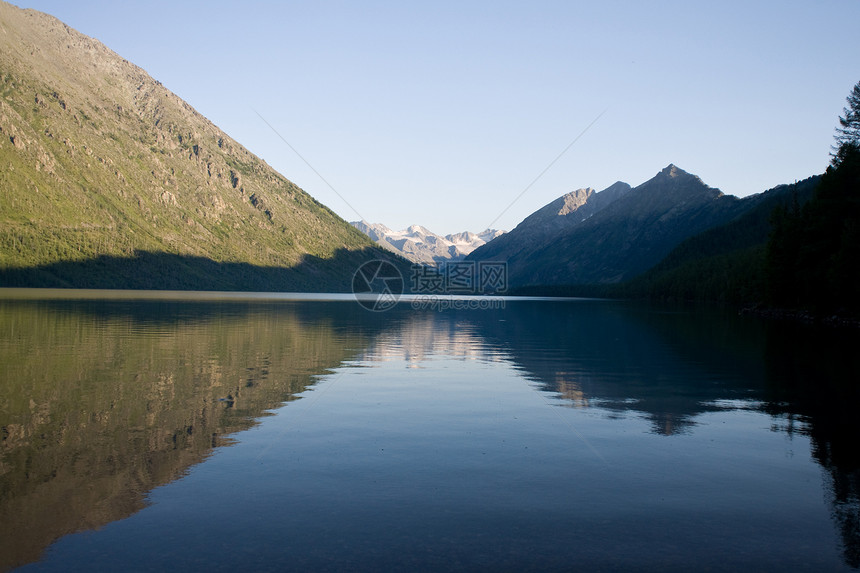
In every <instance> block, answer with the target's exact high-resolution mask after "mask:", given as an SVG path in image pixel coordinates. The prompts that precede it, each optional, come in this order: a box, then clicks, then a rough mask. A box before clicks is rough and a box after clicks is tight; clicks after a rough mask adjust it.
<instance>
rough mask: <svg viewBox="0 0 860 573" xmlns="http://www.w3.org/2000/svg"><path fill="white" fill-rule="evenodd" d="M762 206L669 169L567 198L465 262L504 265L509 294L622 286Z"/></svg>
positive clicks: (480, 248)
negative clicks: (635, 182) (534, 288)
mask: <svg viewBox="0 0 860 573" xmlns="http://www.w3.org/2000/svg"><path fill="white" fill-rule="evenodd" d="M760 199H761V197H760V196H752V197H747V198H744V199H739V198H737V197H734V196H730V195H724V194H723V193H722V192H720V191H719V190H718V189H713V188H711V187H708V186H707V185H706V184H705V183H704V182H702V180H701V179H699V178H698V177H696V176H695V175H691V174H689V173H687V172H685V171H683V170H682V169H679V168H678V167H676V166H675V165H669V166H668V167H666V168H665V169H663V170H662V171H660V172H659V173H658V174H657V175H656V176H655V177H653V178H652V179H650V180H649V181H646V182H645V183H642V184H641V185H639V186H637V187H633V188H631V187H630V185H628V184H626V183H622V182H618V183H615V184H614V185H612V186H610V187H608V188H607V189H604V190H603V191H600V192H595V191H594V190H593V189H590V188H587V189H579V190H577V191H573V192H571V193H568V194H567V195H564V196H562V197H560V198H559V199H557V200H555V201H553V202H552V203H550V204H548V205H546V206H545V207H543V208H542V209H539V210H538V211H536V212H535V213H533V214H532V215H530V216H529V217H527V218H526V219H524V220H523V222H522V223H520V224H519V225H518V226H517V227H516V228H515V229H513V230H512V231H510V232H509V233H507V234H505V235H504V236H502V237H499V238H498V239H496V240H494V241H492V242H490V243H488V244H486V245H484V246H483V247H479V248H478V249H476V250H475V251H473V252H472V253H471V254H470V255H468V256H467V257H466V259H467V260H473V261H490V260H496V261H506V262H507V264H508V281H509V285H510V286H511V287H524V286H529V285H583V284H612V283H620V282H622V281H626V280H628V279H630V278H632V277H634V276H636V275H638V274H640V273H642V272H644V271H646V270H647V269H649V268H650V267H653V266H654V265H656V264H657V263H659V262H660V261H661V260H662V259H663V258H664V257H665V256H666V255H668V254H669V253H670V252H671V251H672V249H673V248H674V247H676V246H677V245H678V244H679V243H680V242H681V241H683V240H684V239H687V238H688V237H691V236H693V235H696V234H698V233H701V232H702V231H705V230H707V229H709V228H712V227H715V226H718V225H721V224H723V223H726V222H728V221H730V220H732V219H733V218H735V217H737V216H739V215H740V214H742V213H743V212H745V211H746V210H747V209H750V208H751V207H752V206H754V205H755V204H757V202H758V201H759V200H760Z"/></svg>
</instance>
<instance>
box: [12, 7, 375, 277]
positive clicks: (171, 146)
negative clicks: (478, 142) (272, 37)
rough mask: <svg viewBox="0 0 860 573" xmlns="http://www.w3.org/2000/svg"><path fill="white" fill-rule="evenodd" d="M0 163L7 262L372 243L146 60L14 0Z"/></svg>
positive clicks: (347, 247)
mask: <svg viewBox="0 0 860 573" xmlns="http://www.w3.org/2000/svg"><path fill="white" fill-rule="evenodd" d="M0 165H2V166H3V168H2V169H0V186H2V189H3V199H2V201H0V270H2V269H7V270H8V269H21V268H32V267H39V268H45V266H46V265H56V264H57V263H60V262H68V261H76V262H78V263H83V262H86V261H91V260H94V259H98V258H100V257H101V258H105V257H112V258H132V257H134V256H135V254H136V253H139V252H142V251H145V252H148V253H161V254H169V255H174V256H182V257H198V258H201V259H205V260H211V261H214V262H216V263H243V264H250V265H255V266H258V267H265V268H273V267H279V268H291V267H294V266H296V265H299V264H300V263H303V262H304V263H307V262H308V260H309V258H313V260H314V261H315V263H314V264H316V266H317V267H318V268H322V267H324V266H325V262H324V261H326V260H328V259H331V258H333V257H335V256H336V255H338V254H342V253H358V252H359V251H361V250H362V249H367V248H370V247H371V246H372V243H371V242H370V241H368V240H367V239H366V237H364V236H363V235H362V234H361V233H358V232H357V231H356V230H355V229H353V228H352V227H350V226H349V225H348V224H347V223H346V222H345V221H343V220H342V219H340V218H339V217H338V216H337V215H335V214H334V213H333V212H332V211H331V210H329V209H328V208H326V207H325V206H323V205H321V204H320V203H318V202H317V201H315V200H314V199H313V198H312V197H310V196H309V195H308V194H307V193H305V192H304V191H302V190H301V189H300V188H298V187H297V186H296V185H294V184H293V183H292V182H290V181H289V180H287V179H286V178H284V177H283V176H282V175H280V174H279V173H277V172H276V171H275V170H274V169H272V168H271V167H269V166H268V165H267V164H266V163H265V162H263V161H262V160H260V159H259V158H258V157H256V156H254V155H253V154H252V153H250V152H249V151H248V150H247V149H245V148H244V147H242V146H241V145H240V144H239V143H237V142H236V141H234V140H233V139H231V138H230V137H229V136H228V135H227V134H225V133H224V132H222V131H221V130H220V129H218V128H217V127H216V126H215V125H213V124H212V123H211V122H210V121H208V120H207V119H206V118H204V117H203V116H201V115H200V114H199V113H197V112H196V111H195V110H194V108H192V107H191V106H190V105H189V104H188V103H186V102H184V101H183V100H181V99H180V98H179V97H177V96H176V95H175V94H173V93H171V92H170V91H168V90H167V89H166V88H165V87H164V86H162V85H161V84H160V83H159V82H158V81H156V80H154V79H153V78H151V77H150V76H149V75H148V74H147V73H146V72H145V71H144V70H142V69H140V68H139V67H137V66H135V65H133V64H132V63H130V62H128V61H126V60H124V59H123V58H122V57H120V56H119V55H117V54H115V53H114V52H112V51H111V50H109V49H108V48H107V47H105V46H104V45H102V44H101V43H100V42H98V41H96V40H94V39H92V38H89V37H87V36H85V35H83V34H80V33H78V32H76V31H75V30H72V29H71V28H69V27H68V26H66V25H64V24H63V23H62V22H60V21H58V20H56V19H55V18H53V17H51V16H48V15H46V14H42V13H39V12H35V11H32V10H19V9H17V8H15V7H13V6H11V5H9V4H6V3H0ZM371 250H374V249H371ZM346 258H350V257H346ZM360 258H361V257H360V256H359V257H357V258H356V260H358V259H360ZM53 268H54V269H55V268H56V267H53ZM351 271H352V269H350V272H349V273H346V272H345V273H344V274H351ZM44 272H45V273H49V272H50V271H47V270H46V271H44ZM57 280H58V281H59V284H58V285H57V286H73V285H68V284H66V285H63V280H62V278H61V277H57ZM287 282H288V283H289V280H287ZM297 284H298V283H297ZM196 286H197V287H198V288H200V287H203V286H205V285H196ZM234 286H238V287H240V288H241V285H234ZM283 286H284V287H285V288H289V287H290V286H291V285H290V284H285V285H283Z"/></svg>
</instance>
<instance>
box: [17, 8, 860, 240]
mask: <svg viewBox="0 0 860 573" xmlns="http://www.w3.org/2000/svg"><path fill="white" fill-rule="evenodd" d="M13 3H15V4H16V5H18V6H21V7H29V8H35V9H37V10H41V11H43V12H47V13H49V14H52V15H54V16H56V17H58V18H60V19H61V20H63V21H64V22H65V23H67V24H68V25H70V26H71V27H73V28H75V29H77V30H78V31H80V32H83V33H84V34H87V35H89V36H93V37H95V38H97V39H98V40H101V41H102V42H104V43H105V44H106V45H107V46H108V47H109V48H111V49H113V50H114V51H116V52H117V53H118V54H120V55H121V56H123V57H124V58H126V59H128V60H129V61H131V62H133V63H135V64H137V65H139V66H141V67H142V68H144V69H145V70H146V71H147V72H149V74H150V75H151V76H153V77H154V78H155V79H157V80H159V81H161V82H162V83H163V84H164V85H165V86H166V87H167V88H168V89H170V90H172V91H173V92H175V93H176V94H178V95H179V96H180V97H182V98H183V99H185V100H186V101H187V102H188V103H190V104H191V105H192V106H194V107H195V108H196V109H197V110H198V111H199V112H201V113H202V114H203V115H205V116H206V117H208V118H209V119H210V120H212V121H213V122H214V123H215V124H216V125H218V126H219V127H220V128H221V129H223V130H224V131H226V132H227V133H228V134H229V135H231V136H232V137H233V138H234V139H236V140H238V141H239V142H240V143H241V144H243V145H244V146H245V147H247V148H248V149H250V150H251V151H252V152H253V153H255V154H257V155H258V156H260V157H262V158H263V159H264V160H265V161H266V162H268V163H269V164H270V165H272V166H273V167H275V168H276V169H277V170H278V171H279V172H281V173H282V174H283V175H285V176H286V177H287V178H289V179H291V180H292V181H294V182H295V183H296V184H298V185H299V186H301V187H302V188H303V189H305V190H306V191H308V192H309V193H310V194H311V195H313V196H314V197H316V198H317V199H318V200H319V201H321V202H323V203H325V204H326V205H328V206H329V207H330V208H332V209H333V210H334V211H335V212H337V213H338V214H339V215H340V216H342V217H343V218H344V219H346V220H350V221H351V220H356V219H359V218H364V219H366V220H368V221H370V222H380V223H384V224H386V225H388V226H389V227H392V228H394V229H401V228H405V227H406V226H408V225H410V224H414V223H418V224H422V225H424V226H425V227H428V228H429V229H431V230H433V231H435V232H437V233H442V234H446V233H451V232H457V231H462V230H471V231H480V230H483V229H484V228H486V227H487V226H488V225H491V224H492V226H493V227H495V228H502V229H508V230H509V229H511V228H513V227H514V226H516V224H517V223H519V221H521V220H522V219H523V218H524V217H526V216H527V215H529V214H530V213H532V212H533V211H535V210H537V209H538V208H540V207H542V206H543V205H545V204H546V203H548V202H550V201H552V200H553V199H555V198H557V197H559V196H561V195H563V194H564V193H566V192H568V191H571V190H574V189H577V188H580V187H594V188H595V189H597V190H601V189H604V188H606V187H608V186H609V185H611V184H612V183H614V182H615V181H618V180H621V181H626V182H627V183H630V184H631V185H634V186H635V185H638V184H640V183H643V182H644V181H646V180H648V179H650V178H651V177H653V176H654V175H655V174H656V173H657V172H658V171H660V170H661V169H662V168H663V167H665V166H666V165H668V164H669V163H674V164H676V165H677V166H679V167H680V168H682V169H684V170H686V171H688V172H690V173H694V174H696V175H698V176H699V177H701V178H702V180H704V182H705V183H707V184H708V185H710V186H712V187H718V188H719V189H721V190H722V191H723V192H725V193H728V194H732V195H738V196H745V195H749V194H751V193H758V192H761V191H764V190H766V189H768V188H770V187H773V186H776V185H778V184H781V183H791V182H793V181H795V180H798V179H803V178H806V177H808V176H810V175H813V174H816V173H821V172H823V171H824V170H825V169H826V167H827V164H828V162H829V153H830V146H831V144H832V143H833V133H834V127H835V126H836V124H837V116H838V115H839V114H841V113H842V109H843V107H844V106H845V97H846V96H847V95H848V93H849V92H850V90H851V88H852V87H853V86H854V84H855V83H857V82H858V81H860V33H858V32H857V30H856V27H857V23H858V22H860V1H858V0H821V1H811V0H797V1H795V0H780V1H756V0H745V1H743V2H740V1H734V0H728V1H723V2H713V1H709V2H698V1H678V2H668V1H660V0H652V1H649V2H642V1H611V0H610V1H602V2H597V1H594V0H591V1H589V2H578V1H567V2H564V1H562V2H542V1H539V0H538V1H534V0H531V1H528V2H526V1H523V2H506V1H487V2H469V1H450V2H449V1H447V0H435V1H433V2H408V1H402V0H401V1H391V2H375V1H368V0H362V1H360V2H329V1H325V0H316V1H307V2H289V1H284V2H277V1H274V0H272V1H267V2H260V1H249V2H238V1H236V2H217V1H207V2H198V1H194V0H185V1H182V2H174V1H163V0H156V1H151V0H147V1H132V0H128V1H125V0H120V1H118V0H109V1H88V0H75V1H68V0H17V2H13ZM258 114H259V115H258ZM601 114H602V115H601ZM261 116H262V118H264V119H265V121H263V119H261ZM595 120H596V121H595ZM266 122H268V123H269V124H271V125H272V126H273V127H274V128H275V130H276V131H277V134H276V133H275V132H274V131H273V130H272V129H271V128H270V127H269V126H268V125H267V123H266ZM589 126H590V127H589ZM278 134H280V135H278ZM281 137H283V139H284V140H286V141H287V142H289V145H291V146H292V147H293V148H295V150H296V151H298V153H300V154H301V156H302V157H304V159H305V160H306V161H307V163H309V164H310V165H311V166H312V168H310V167H308V165H307V164H306V163H305V162H304V161H303V160H302V159H301V158H300V157H299V156H298V155H297V154H296V153H295V152H294V151H293V150H292V149H291V148H290V147H289V146H288V145H287V144H285V143H284V141H282V140H281ZM577 137H579V139H576V138H577ZM574 140H576V141H575V143H573V145H571V146H570V147H569V148H568V146H569V145H570V144H571V143H572V142H574ZM566 148H568V149H567V151H566V152H565V153H564V154H563V155H562V156H561V157H560V158H558V160H557V161H555V163H553V164H552V166H551V167H550V168H549V169H547V170H546V172H545V173H543V175H541V173H542V172H544V170H545V169H546V168H547V166H549V165H550V164H551V163H552V162H553V160H555V159H556V158H557V157H558V156H559V154H560V153H562V151H563V150H565V149H566ZM317 173H319V174H320V175H321V176H322V178H324V180H323V179H321V178H320V177H319V176H318V175H317ZM539 175H541V176H540V177H539V178H538V176H539ZM535 178H538V179H537V181H536V182H534V184H533V185H531V187H529V185H530V184H531V183H532V182H533V181H534V180H535ZM326 182H328V184H327V183H326ZM518 197H519V199H517V198H518ZM515 200H516V201H515ZM512 203H513V205H512V206H511V204H512ZM509 206H510V208H509V209H508V210H507V211H505V209H506V208H507V207H509ZM503 211H504V214H503V215H502V213H503ZM500 215H501V216H500Z"/></svg>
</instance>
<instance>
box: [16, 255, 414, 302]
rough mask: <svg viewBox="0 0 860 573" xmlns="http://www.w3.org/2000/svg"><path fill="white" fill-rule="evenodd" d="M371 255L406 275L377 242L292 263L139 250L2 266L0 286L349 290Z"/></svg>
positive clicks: (401, 261) (399, 261) (405, 266)
mask: <svg viewBox="0 0 860 573" xmlns="http://www.w3.org/2000/svg"><path fill="white" fill-rule="evenodd" d="M372 259H383V260H387V261H390V262H391V263H392V264H394V265H395V266H397V267H398V268H400V270H401V272H402V273H403V276H404V277H408V276H409V272H410V270H409V269H410V267H409V264H408V263H407V262H406V261H405V260H404V259H400V258H399V257H397V256H395V255H392V254H390V253H387V252H385V251H383V250H382V249H379V248H376V247H367V248H364V249H360V250H352V249H338V250H337V251H336V252H335V254H334V256H333V257H331V258H322V257H317V256H313V255H304V256H303V257H302V258H301V262H299V263H298V264H297V265H295V266H292V267H264V266H257V265H252V264H249V263H244V262H220V263H219V262H216V261H213V260H211V259H207V258H204V257H196V256H190V255H176V254H169V253H158V252H146V251H143V252H141V251H138V252H137V253H136V254H135V256H133V257H119V256H109V255H104V256H100V257H97V258H95V259H89V260H84V261H62V262H56V263H51V264H46V265H42V266H38V267H33V268H11V269H0V286H3V287H39V288H93V289H144V290H211V291H257V292H351V288H352V287H351V283H352V276H353V274H354V273H355V271H356V270H357V269H358V268H359V267H360V266H361V265H362V264H363V263H365V262H367V261H368V260H372Z"/></svg>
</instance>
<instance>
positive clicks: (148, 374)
mask: <svg viewBox="0 0 860 573" xmlns="http://www.w3.org/2000/svg"><path fill="white" fill-rule="evenodd" d="M505 306H506V308H504V309H497V310H471V311H469V310H460V311H455V310H446V311H444V312H438V311H434V310H424V311H420V310H413V309H411V308H410V305H409V304H403V303H401V304H399V305H398V306H397V307H395V308H394V309H393V310H391V311H388V312H385V313H372V312H368V311H365V310H364V309H362V308H361V307H360V306H359V305H358V304H356V303H355V302H354V301H353V302H350V301H330V302H323V301H309V300H299V301H289V300H265V299H260V300H223V301H219V300H199V299H198V300H195V299H193V298H191V299H188V300H123V299H122V298H118V299H115V300H97V299H93V300H78V301H69V300H67V301H63V300H35V299H34V300H20V299H19V300H0V397H2V398H0V527H2V536H0V570H6V569H10V568H14V567H17V566H22V568H21V570H22V571H69V570H73V571H74V570H79V571H91V570H174V571H193V570H206V571H212V570H225V571H234V570H253V571H265V570H271V571H284V570H295V571H308V570H313V571H324V570H357V571H370V570H389V571H390V570H400V571H416V570H419V571H420V570H468V571H474V570H490V571H498V570H518V571H519V570H588V571H592V570H624V571H652V570H653V571H658V570H659V571H667V570H668V571H672V570H674V571H689V570H698V571H703V570H710V571H736V570H749V571H804V570H806V571H840V570H852V569H856V568H857V567H858V566H860V498H858V494H860V491H858V486H860V479H858V478H860V459H858V454H857V450H858V443H860V438H859V437H860V430H858V423H857V421H856V410H857V407H858V404H860V400H858V397H860V391H858V386H860V382H858V381H860V357H858V355H860V339H858V335H857V333H856V332H854V331H850V330H847V331H845V330H818V329H814V328H811V327H802V326H795V325H791V324H779V323H771V324H767V323H762V322H759V321H758V320H756V319H750V318H740V317H737V316H734V315H733V314H731V313H720V312H716V311H713V310H709V311H703V310H695V309H683V310H679V309H665V308H649V307H643V306H638V305H633V304H629V303H618V302H607V301H582V300H580V301H554V302H550V301H517V302H514V301H507V303H506V305H505Z"/></svg>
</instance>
